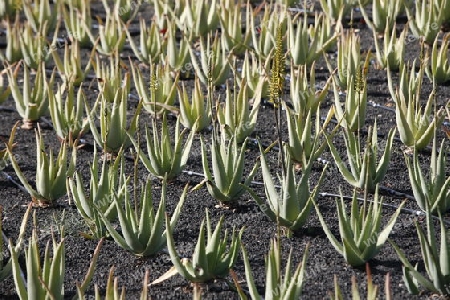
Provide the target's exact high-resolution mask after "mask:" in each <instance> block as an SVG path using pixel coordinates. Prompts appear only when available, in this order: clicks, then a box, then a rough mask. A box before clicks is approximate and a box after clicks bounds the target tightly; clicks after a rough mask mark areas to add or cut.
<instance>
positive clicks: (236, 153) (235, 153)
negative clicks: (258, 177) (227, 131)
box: [194, 137, 257, 204]
mask: <svg viewBox="0 0 450 300" xmlns="http://www.w3.org/2000/svg"><path fill="white" fill-rule="evenodd" d="M200 141H201V144H202V164H203V172H204V175H205V180H203V181H202V182H201V183H200V184H199V185H197V186H196V187H195V188H194V189H198V188H200V186H202V185H203V184H205V183H206V186H207V187H208V192H209V194H210V195H211V196H213V197H214V199H216V200H218V201H219V202H221V203H223V204H228V203H231V202H233V201H236V200H237V199H239V197H241V196H242V194H243V193H244V192H245V187H248V186H249V185H250V182H251V181H252V180H253V177H254V176H255V174H256V171H257V165H255V167H254V168H253V169H252V170H251V171H250V174H249V175H247V176H246V178H245V179H244V166H245V156H244V155H245V150H246V146H247V141H248V140H247V139H246V140H245V141H244V143H243V144H242V146H241V148H240V149H239V147H238V143H237V140H236V138H235V137H232V138H231V140H230V141H229V142H228V144H227V143H226V141H225V140H224V139H221V141H220V142H219V141H218V140H217V138H215V137H213V140H212V143H211V163H212V172H211V170H210V167H209V163H208V158H207V150H206V146H205V142H204V141H203V138H201V139H200Z"/></svg>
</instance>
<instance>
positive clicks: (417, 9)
mask: <svg viewBox="0 0 450 300" xmlns="http://www.w3.org/2000/svg"><path fill="white" fill-rule="evenodd" d="M446 3H447V1H441V3H439V4H440V5H434V3H433V4H431V5H430V4H429V2H428V1H427V0H417V1H414V2H410V1H408V2H406V5H405V9H406V14H407V16H408V19H409V20H410V22H409V28H410V29H411V32H412V33H413V35H414V36H415V37H416V38H419V37H420V38H422V39H423V40H424V41H425V43H427V44H428V45H431V44H433V42H434V40H435V39H436V37H437V35H438V33H439V30H440V28H441V25H442V22H443V12H445V7H446V5H447V4H446Z"/></svg>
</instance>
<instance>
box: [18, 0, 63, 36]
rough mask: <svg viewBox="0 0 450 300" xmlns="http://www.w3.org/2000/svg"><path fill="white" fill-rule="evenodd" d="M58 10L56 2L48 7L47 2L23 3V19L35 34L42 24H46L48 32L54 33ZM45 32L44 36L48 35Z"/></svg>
mask: <svg viewBox="0 0 450 300" xmlns="http://www.w3.org/2000/svg"><path fill="white" fill-rule="evenodd" d="M60 9H61V2H60V1H56V3H54V4H53V6H51V5H50V1H49V0H37V1H36V0H34V1H31V0H24V1H23V10H24V12H25V17H26V18H27V21H28V22H29V24H30V25H31V27H33V30H34V31H35V32H37V31H39V30H40V28H42V26H43V25H44V24H46V28H47V30H48V31H54V30H55V28H56V24H57V22H58V17H59V14H60V12H61V10H60ZM47 30H45V31H44V32H43V34H44V35H46V34H47V33H48V31H47Z"/></svg>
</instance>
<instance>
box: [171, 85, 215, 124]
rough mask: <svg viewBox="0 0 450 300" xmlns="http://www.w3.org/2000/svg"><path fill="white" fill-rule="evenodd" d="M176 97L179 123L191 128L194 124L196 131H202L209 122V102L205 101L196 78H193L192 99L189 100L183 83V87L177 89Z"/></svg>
mask: <svg viewBox="0 0 450 300" xmlns="http://www.w3.org/2000/svg"><path fill="white" fill-rule="evenodd" d="M178 98H179V99H180V118H181V124H183V126H184V127H186V128H189V129H191V130H192V129H193V128H194V126H195V129H196V131H202V130H204V129H206V128H207V127H208V126H209V125H210V124H211V121H212V115H211V102H210V101H205V96H204V95H203V91H202V89H201V87H200V80H199V79H198V78H196V79H195V83H194V90H193V91H192V96H191V98H192V100H191V101H189V96H188V93H187V91H186V89H185V87H184V85H183V89H180V88H179V89H178ZM205 102H206V104H205Z"/></svg>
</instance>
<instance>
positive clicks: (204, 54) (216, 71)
mask: <svg viewBox="0 0 450 300" xmlns="http://www.w3.org/2000/svg"><path fill="white" fill-rule="evenodd" d="M206 39H207V41H206V45H205V41H204V38H202V37H200V64H198V63H197V59H196V54H195V52H194V49H192V47H189V53H190V54H191V62H192V65H193V66H194V70H195V74H196V75H197V77H198V78H199V79H200V81H201V82H202V83H203V84H205V85H209V84H210V81H211V83H212V84H213V85H215V86H219V85H221V84H224V83H225V81H226V79H227V78H228V75H229V73H230V70H231V66H230V62H229V56H228V55H227V54H226V53H225V49H224V48H223V46H222V45H221V44H222V42H221V40H220V38H219V37H218V35H217V34H216V36H215V38H214V40H213V42H212V44H211V42H210V39H211V38H210V36H209V35H208V36H207V38H206Z"/></svg>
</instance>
